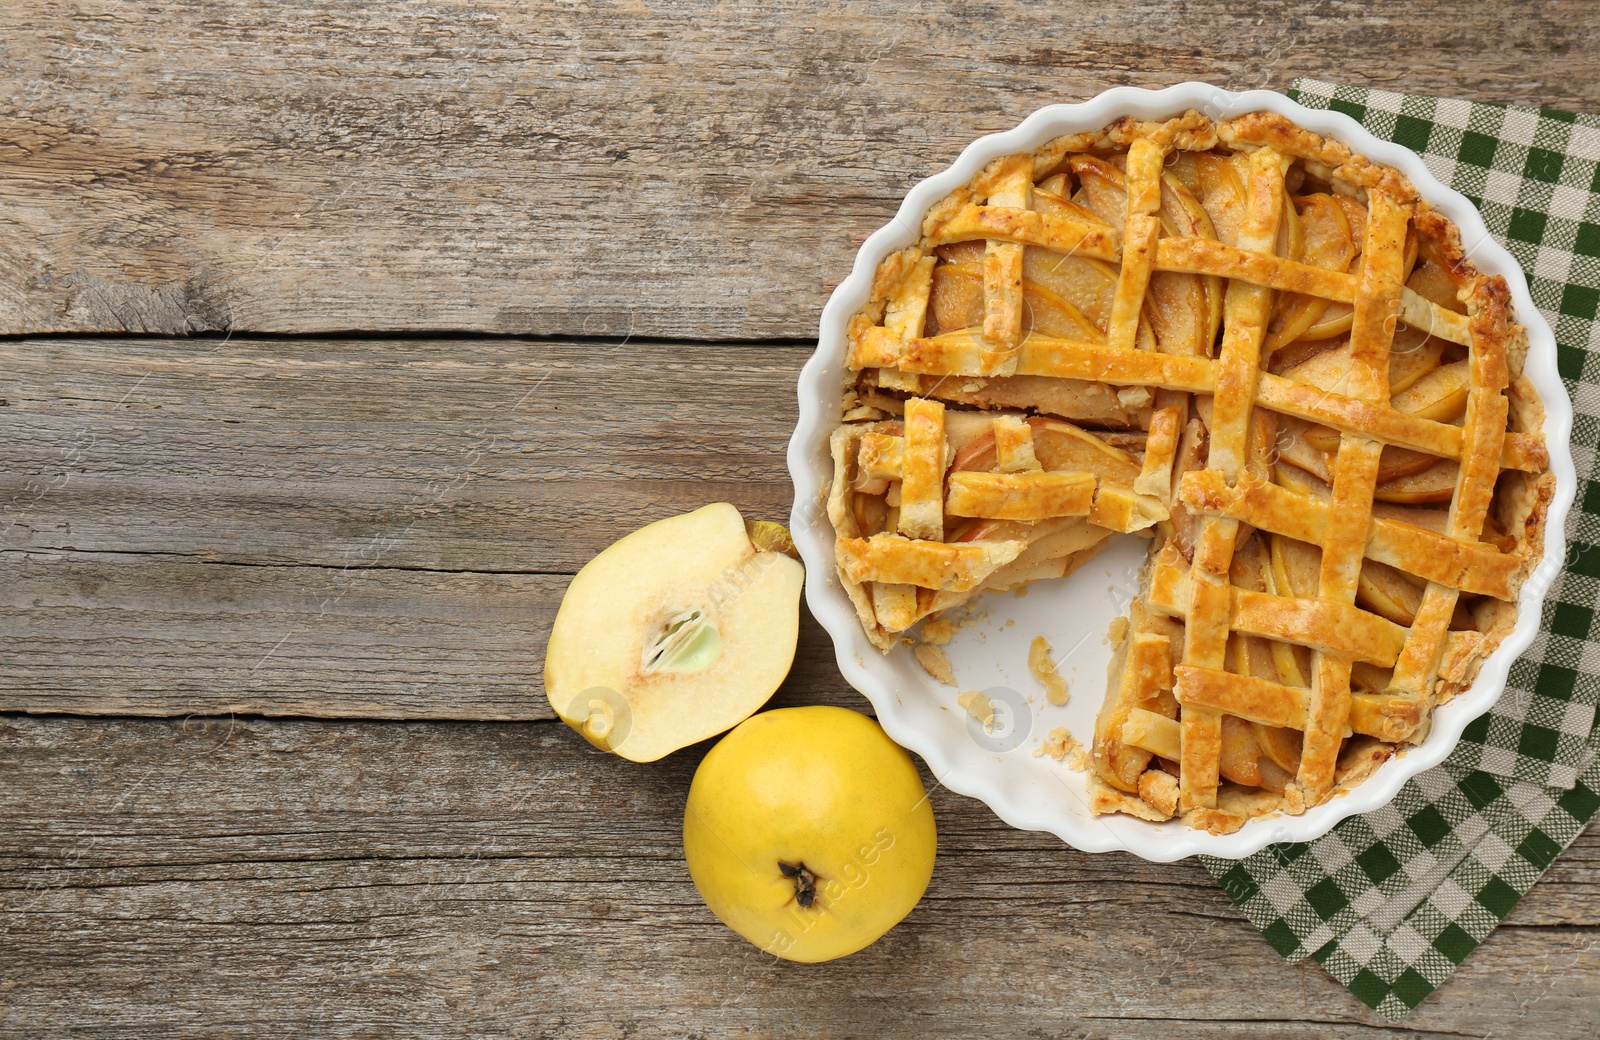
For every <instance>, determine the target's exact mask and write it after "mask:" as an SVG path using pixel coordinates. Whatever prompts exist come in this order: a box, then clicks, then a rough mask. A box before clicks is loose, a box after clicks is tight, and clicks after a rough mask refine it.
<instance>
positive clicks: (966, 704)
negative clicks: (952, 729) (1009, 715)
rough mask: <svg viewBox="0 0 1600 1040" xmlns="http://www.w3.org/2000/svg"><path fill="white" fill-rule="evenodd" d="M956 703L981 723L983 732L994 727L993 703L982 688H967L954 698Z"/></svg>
mask: <svg viewBox="0 0 1600 1040" xmlns="http://www.w3.org/2000/svg"><path fill="white" fill-rule="evenodd" d="M956 703H957V704H959V705H961V706H962V707H963V708H965V709H967V714H968V715H971V716H972V717H973V718H975V719H977V720H978V721H979V722H981V723H983V730H984V732H985V733H987V732H989V731H990V730H992V729H994V704H993V703H992V702H991V701H990V700H989V695H988V694H986V693H984V692H983V691H982V690H968V691H967V692H966V693H963V694H961V695H960V696H958V697H957V698H956Z"/></svg>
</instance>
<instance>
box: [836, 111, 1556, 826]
mask: <svg viewBox="0 0 1600 1040" xmlns="http://www.w3.org/2000/svg"><path fill="white" fill-rule="evenodd" d="M1525 352H1526V341H1525V339H1524V337H1523V335H1522V330H1521V328H1520V327H1519V326H1517V325H1516V324H1515V323H1514V322H1513V320H1512V315H1511V311H1510V295H1509V292H1508V289H1507V286H1506V283H1505V280H1504V279H1503V278H1501V277H1499V276H1492V277H1491V276H1485V275H1482V274H1480V273H1479V272H1478V271H1477V270H1476V269H1475V268H1474V267H1473V266H1472V264H1471V262H1470V261H1469V260H1468V259H1467V257H1466V256H1465V255H1464V253H1463V250H1462V246H1461V241H1460V236H1459V234H1458V232H1457V230H1456V228H1455V226H1454V225H1453V224H1451V223H1450V221H1448V220H1447V219H1445V218H1444V217H1443V216H1442V215H1441V214H1439V213H1438V212H1436V211H1435V210H1433V209H1432V208H1431V207H1430V206H1429V205H1428V204H1427V202H1426V201H1424V200H1422V199H1420V198H1419V197H1418V196H1417V193H1416V191H1415V189H1414V188H1413V187H1412V186H1411V184H1410V183H1409V182H1408V181H1407V180H1406V178H1405V177H1404V176H1402V175H1401V174H1400V173H1399V172H1397V171H1395V170H1393V169H1390V168H1388V167H1385V166H1380V165H1377V164H1375V163H1372V162H1369V161H1368V160H1366V159H1365V158H1363V157H1361V156H1358V155H1354V154H1352V153H1351V152H1350V150H1349V149H1348V148H1347V147H1345V146H1344V145H1342V144H1340V143H1338V142H1337V141H1332V140H1328V139H1325V138H1323V137H1320V136H1318V135H1316V134H1313V133H1310V132H1308V131H1306V130H1304V129H1302V128H1300V127H1299V126H1297V125H1296V124H1294V123H1293V122H1291V121H1289V120H1287V119H1285V118H1283V117H1281V116H1277V115H1274V114H1271V113H1265V112H1257V113H1252V114H1249V115H1245V116H1241V117H1238V118H1236V119H1232V120H1228V121H1225V122H1213V121H1211V120H1210V119H1208V118H1206V117H1204V116H1202V115H1200V114H1199V113H1196V112H1193V111H1191V112H1189V113H1187V114H1185V115H1183V116H1181V117H1178V118H1176V119H1172V120H1169V121H1165V122H1140V121H1136V120H1134V119H1131V118H1126V119H1122V120H1119V121H1118V122H1115V123H1113V124H1111V125H1110V126H1107V127H1105V128H1104V129H1103V130H1100V131H1096V132H1090V133H1083V134H1076V135H1071V136H1067V137H1061V138H1057V139H1056V140H1053V141H1051V142H1049V143H1048V144H1046V145H1044V146H1042V147H1040V148H1038V149H1037V150H1035V151H1033V152H1031V153H1022V154H1019V155H1011V156H1007V157H1005V158H1001V159H997V160H995V161H994V162H992V163H990V164H989V165H988V166H987V167H985V169H984V170H983V171H982V172H981V173H979V174H978V175H977V176H976V177H974V178H973V179H972V181H971V182H970V183H968V184H967V185H966V186H965V187H962V188H959V189H957V190H956V191H954V192H952V193H951V194H950V195H949V196H947V197H946V198H944V199H943V200H941V201H940V202H939V203H937V204H936V205H935V206H933V207H932V208H931V209H930V210H929V212H928V214H927V216H926V218H925V219H924V221H923V225H922V238H921V240H920V241H919V242H918V243H917V244H916V245H915V246H912V247H910V248H908V249H905V250H902V251H900V252H898V253H895V254H893V255H891V256H889V257H888V258H886V259H885V260H884V261H883V263H882V264H880V265H879V267H878V270H877V273H876V277H875V279H874V282H873V287H872V297H871V300H870V302H869V303H868V304H867V306H865V307H864V308H863V309H862V310H861V311H860V312H859V313H858V314H856V315H855V316H854V317H853V318H852V319H851V322H850V326H849V355H848V368H849V377H850V378H849V383H848V385H847V387H846V389H845V394H844V412H843V422H842V423H841V425H840V426H839V427H838V428H837V429H835V430H834V431H833V433H832V436H831V441H830V449H831V452H832V457H833V463H834V475H833V480H832V483H831V486H830V490H829V497H828V513H829V517H830V519H831V520H832V522H833V525H834V528H835V532H836V534H837V542H836V548H837V562H838V569H839V575H840V579H841V581H842V583H843V585H844V587H845V589H846V590H847V592H848V593H849V595H850V598H851V600H852V601H853V602H854V604H855V607H856V610H857V612H858V613H859V615H860V619H861V623H862V625H863V626H864V628H865V630H866V633H867V635H868V637H869V638H870V639H871V640H872V642H873V643H874V645H876V646H877V647H879V648H880V649H882V650H884V651H887V650H889V649H890V648H892V647H893V646H894V645H895V644H896V643H897V642H899V641H900V640H902V639H905V640H908V641H911V642H913V643H914V644H915V643H917V642H918V637H919V634H920V633H921V631H922V629H920V628H919V626H920V625H921V624H922V623H924V622H929V621H936V620H937V619H938V618H939V616H940V615H941V614H942V613H943V612H945V611H948V610H950V609H951V608H952V607H956V606H958V605H960V604H962V603H964V602H966V601H967V600H968V599H970V598H971V597H973V596H974V595H975V594H977V593H979V592H983V591H988V590H998V589H1009V588H1014V587H1017V586H1020V585H1024V584H1026V583H1028V582H1032V581H1037V580H1040V579H1044V578H1055V577H1061V576H1064V575H1066V574H1068V573H1070V572H1071V571H1072V570H1073V568H1075V567H1077V566H1078V565H1080V564H1081V563H1083V562H1084V561H1085V560H1086V559H1088V558H1089V557H1091V556H1092V555H1093V554H1094V553H1095V552H1097V551H1098V550H1099V549H1100V547H1101V546H1102V545H1104V544H1105V542H1106V540H1107V539H1108V538H1110V537H1111V536H1112V535H1113V534H1114V533H1118V532H1121V533H1126V534H1135V535H1140V536H1143V537H1146V538H1148V539H1149V540H1150V552H1149V559H1148V564H1147V566H1146V568H1145V570H1144V572H1143V574H1142V576H1141V579H1140V587H1139V595H1138V597H1137V599H1136V600H1135V601H1134V603H1133V605H1132V608H1131V610H1130V613H1129V616H1128V617H1127V619H1126V620H1125V622H1124V621H1119V622H1118V623H1117V624H1116V625H1114V626H1113V628H1114V629H1115V630H1116V631H1115V632H1114V633H1113V635H1115V636H1118V637H1119V642H1118V646H1117V650H1116V655H1115V658H1114V660H1113V662H1112V665H1111V670H1110V675H1109V677H1108V688H1107V691H1106V697H1105V702H1104V706H1103V707H1102V709H1101V711H1100V714H1099V717H1098V719H1097V722H1096V725H1095V732H1094V739H1093V745H1092V751H1091V754H1090V755H1089V763H1090V768H1091V769H1092V771H1093V775H1092V777H1091V780H1090V791H1091V802H1092V806H1093V809H1094V811H1095V812H1097V813H1112V812H1124V813H1131V814H1133V815H1135V816H1138V817H1141V818H1144V819H1148V820H1168V819H1172V818H1174V817H1179V818H1182V819H1183V820H1184V821H1186V822H1187V823H1188V824H1190V825H1192V826H1195V827H1199V828H1203V829H1206V830H1210V831H1213V832H1227V831H1232V830H1235V829H1237V828H1238V827H1239V826H1241V825H1242V824H1243V823H1244V822H1245V821H1246V820H1247V819H1249V818H1251V817H1252V816H1256V815H1260V814H1262V813H1266V812H1272V811H1283V812H1288V813H1299V812H1303V811H1304V810H1305V809H1306V808H1307V807H1309V806H1313V805H1316V804H1318V803H1320V802H1322V801H1325V800H1326V799H1327V798H1329V797H1330V796H1331V795H1332V794H1333V793H1334V792H1335V791H1337V790H1338V789H1339V788H1340V787H1341V786H1348V785H1351V784H1355V783H1359V782H1360V781H1361V780H1362V779H1364V778H1365V777H1366V776H1367V775H1368V774H1369V773H1370V772H1371V771H1372V770H1373V769H1374V768H1376V766H1377V765H1378V764H1380V763H1381V762H1382V761H1384V760H1385V759H1386V758H1387V757H1389V756H1390V755H1391V754H1393V752H1394V751H1395V750H1396V749H1397V748H1399V747H1402V746H1404V745H1406V744H1408V743H1411V744H1414V743H1418V742H1420V741H1421V740H1422V739H1423V738H1424V737H1425V736H1426V734H1427V731H1428V722H1429V715H1430V712H1431V710H1432V708H1433V707H1434V706H1436V705H1437V704H1439V703H1441V702H1443V701H1445V700H1447V699H1449V698H1450V697H1451V696H1452V695H1454V694H1455V693H1457V692H1459V691H1461V690H1463V689H1465V688H1466V687H1467V686H1468V685H1469V684H1470V683H1471V682H1472V679H1473V677H1474V675H1475V674H1476V672H1477V668H1478V666H1479V664H1480V663H1481V662H1482V660H1483V658H1484V656H1485V655H1487V654H1488V653H1489V652H1490V650H1492V649H1493V648H1494V646H1495V645H1496V644H1497V643H1498V642H1499V641H1500V640H1501V638H1503V637H1504V635H1505V634H1506V633H1507V632H1509V631H1510V630H1511V628H1512V626H1513V623H1514V621H1515V618H1516V596H1517V590H1518V587H1519V585H1520V583H1521V581H1522V580H1523V578H1524V577H1525V576H1526V575H1527V574H1528V572H1529V571H1530V570H1531V569H1532V567H1533V566H1534V564H1536V563H1537V562H1538V560H1539V557H1540V554H1541V552H1542V548H1543V524H1544V518H1545V512H1546V507H1547V505H1548V503H1549V500H1550V497H1551V494H1552V492H1553V490H1554V478H1553V476H1552V475H1551V473H1550V472H1549V469H1548V458H1547V456H1546V453H1545V448H1544V441H1543V437H1542V435H1541V429H1542V425H1543V419H1544V412H1543V409H1542V407H1541V405H1540V402H1539V399H1538V396H1537V394H1536V393H1535V391H1534V389H1533V387H1532V385H1531V384H1530V383H1529V382H1528V381H1527V380H1526V379H1525V378H1524V377H1523V374H1522V367H1523V357H1524V354H1525ZM943 627H945V628H948V626H947V625H944V626H943ZM920 656H921V655H919V657H920Z"/></svg>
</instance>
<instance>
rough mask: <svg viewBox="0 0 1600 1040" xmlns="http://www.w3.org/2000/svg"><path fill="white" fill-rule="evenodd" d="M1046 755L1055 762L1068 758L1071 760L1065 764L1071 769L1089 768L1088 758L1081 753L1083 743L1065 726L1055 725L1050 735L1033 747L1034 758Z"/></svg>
mask: <svg viewBox="0 0 1600 1040" xmlns="http://www.w3.org/2000/svg"><path fill="white" fill-rule="evenodd" d="M1046 755H1048V756H1049V757H1050V758H1053V759H1055V760H1056V761H1057V762H1061V761H1066V760H1067V759H1068V758H1070V759H1071V760H1070V761H1067V765H1069V766H1071V767H1072V768H1073V769H1078V770H1083V769H1087V768H1089V763H1088V760H1087V759H1086V758H1085V757H1084V754H1083V744H1082V743H1081V742H1080V741H1079V740H1078V738H1077V737H1075V736H1073V735H1072V731H1071V730H1069V729H1068V728H1067V727H1065V726H1057V727H1056V728H1055V729H1052V730H1051V731H1050V735H1049V736H1048V737H1045V738H1044V739H1043V740H1042V741H1040V742H1039V746H1038V747H1036V748H1034V749H1033V757H1034V758H1040V757H1043V756H1046Z"/></svg>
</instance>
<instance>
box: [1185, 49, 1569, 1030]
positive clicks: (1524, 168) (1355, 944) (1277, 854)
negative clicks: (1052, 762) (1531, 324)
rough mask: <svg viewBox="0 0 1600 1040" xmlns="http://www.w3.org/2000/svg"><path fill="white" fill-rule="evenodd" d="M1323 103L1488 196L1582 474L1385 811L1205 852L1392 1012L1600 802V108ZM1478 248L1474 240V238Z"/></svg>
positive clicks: (1326, 90) (1354, 100) (1332, 98)
mask: <svg viewBox="0 0 1600 1040" xmlns="http://www.w3.org/2000/svg"><path fill="white" fill-rule="evenodd" d="M1289 94H1290V96H1291V97H1293V98H1295V99H1296V100H1297V101H1299V102H1300V103H1301V104H1302V105H1306V106H1307V107H1310V108H1331V109H1336V110H1338V111H1340V112H1344V113H1346V114H1347V115H1350V116H1352V117H1354V118H1355V119H1356V120H1357V121H1358V122H1360V123H1361V124H1362V125H1363V126H1365V127H1366V128H1367V129H1368V130H1369V131H1371V132H1372V133H1373V134H1374V135H1375V136H1377V137H1381V138H1385V139H1387V140H1390V141H1395V142H1398V143H1400V144H1403V145H1405V146H1407V147H1408V148H1411V149H1412V150H1413V151H1416V152H1418V153H1420V154H1421V155H1422V157H1423V159H1424V160H1425V161H1426V163H1427V165H1428V168H1429V169H1430V170H1431V171H1432V172H1433V174H1434V175H1435V176H1436V177H1438V178H1439V180H1441V181H1443V182H1444V183H1445V184H1448V185H1450V186H1451V187H1453V188H1455V189H1456V190H1457V191H1459V192H1461V193H1462V194H1463V195H1466V196H1467V197H1469V198H1470V199H1472V201H1473V203H1474V204H1475V205H1476V206H1477V207H1478V210H1479V211H1480V212H1481V213H1482V214H1483V218H1484V222H1485V223H1486V224H1488V226H1489V231H1490V233H1491V234H1493V235H1494V237H1495V238H1497V239H1498V240H1499V241H1500V242H1501V243H1502V244H1504V245H1505V246H1506V247H1507V248H1508V249H1509V250H1510V251H1511V253H1512V255H1513V256H1515V257H1516V258H1517V262H1518V263H1520V264H1521V265H1522V269H1523V271H1525V272H1526V273H1527V275H1528V281H1529V286H1530V288H1531V289H1532V290H1533V299H1534V302H1535V303H1536V304H1537V305H1538V307H1539V310H1540V311H1541V312H1542V313H1543V314H1544V317H1545V319H1546V320H1547V321H1549V322H1550V325H1551V327H1552V328H1554V329H1555V333H1556V342H1557V344H1558V345H1559V363H1560V368H1561V375H1562V377H1563V378H1564V379H1565V381H1566V385H1567V389H1568V391H1569V392H1570V393H1571V395H1572V400H1573V404H1574V406H1575V409H1576V412H1577V415H1576V419H1575V421H1574V429H1573V438H1572V439H1573V448H1572V453H1573V456H1574V462H1575V463H1576V464H1577V469H1578V480H1579V487H1580V488H1581V489H1582V493H1581V494H1580V495H1579V496H1578V501H1577V502H1576V503H1575V504H1574V506H1573V510H1572V515H1571V516H1570V517H1569V519H1568V522H1567V538H1568V553H1567V560H1566V568H1565V570H1564V571H1563V572H1562V574H1561V575H1560V576H1559V577H1558V578H1557V579H1556V581H1555V584H1554V585H1553V587H1552V588H1551V590H1550V593H1549V596H1548V597H1547V598H1546V600H1545V604H1544V611H1543V620H1542V623H1541V625H1540V631H1539V635H1538V637H1537V639H1536V640H1535V641H1534V643H1533V645H1532V646H1531V647H1530V648H1529V649H1528V652H1527V653H1525V654H1523V655H1522V657H1521V659H1520V660H1518V661H1517V662H1516V664H1515V665H1514V666H1513V667H1512V669H1511V675H1510V679H1509V680H1508V682H1507V684H1506V689H1505V693H1504V695H1502V696H1501V698H1500V700H1499V703H1498V704H1497V705H1496V706H1495V708H1494V709H1493V710H1492V711H1490V712H1489V714H1487V715H1485V716H1484V717H1482V718H1481V719H1479V720H1477V721H1476V722H1474V723H1473V724H1472V725H1470V726H1468V727H1467V730H1466V733H1465V734H1464V735H1463V736H1462V738H1461V743H1460V745H1459V746H1458V748H1457V749H1456V751H1455V752H1454V753H1453V754H1452V755H1451V756H1450V758H1449V759H1447V760H1446V761H1445V762H1444V764H1442V765H1440V766H1438V767H1436V768H1434V769H1431V770H1429V771H1427V772H1425V773H1423V774H1421V775H1420V776H1418V777H1417V778H1416V779H1414V780H1412V781H1411V782H1410V783H1408V784H1407V785H1406V786H1405V787H1404V788H1403V789H1402V790H1401V791H1400V794H1399V796H1398V797H1396V798H1395V800H1394V802H1393V803H1391V804H1390V805H1388V806H1387V807H1385V808H1383V809H1381V810H1379V811H1378V812H1374V813H1369V814H1367V815H1365V816H1355V817H1351V818H1350V819H1347V820H1345V821H1343V822H1342V823H1340V824H1339V825H1338V826H1336V827H1335V828H1334V829H1333V830H1332V831H1331V832H1330V833H1328V834H1327V835H1326V836H1324V837H1322V838H1319V839H1317V840H1316V841H1312V842H1307V843H1304V844H1292V845H1290V844H1286V845H1274V846H1269V847H1268V848H1266V849H1263V850H1262V851H1261V852H1259V853H1257V854H1256V855H1254V856H1251V857H1249V858H1248V859H1245V860H1242V861H1240V862H1237V863H1235V862H1232V861H1228V860H1217V859H1211V858H1209V857H1208V858H1206V859H1205V865H1206V868H1207V869H1208V870H1210V871H1211V873H1212V874H1214V875H1215V876H1216V878H1217V880H1218V881H1219V882H1221V884H1222V887H1223V890H1224V891H1225V892H1227V894H1228V896H1229V898H1231V899H1232V900H1233V901H1234V903H1236V904H1237V905H1238V906H1239V907H1240V909H1242V910H1243V911H1244V912H1245V915H1246V916H1247V917H1249V918H1250V920H1251V921H1253V922H1254V923H1255V924H1256V926H1257V927H1259V928H1260V929H1261V931H1262V934H1263V935H1265V936H1266V938H1267V941H1268V942H1270V943H1271V944H1272V946H1273V948H1274V949H1276V950H1277V951H1278V952H1279V953H1280V954H1282V955H1283V956H1284V957H1285V958H1286V959H1288V960H1291V961H1297V960H1301V959H1303V958H1305V957H1314V958H1316V960H1317V961H1318V963H1320V964H1321V965H1322V966H1323V967H1324V968H1326V969H1327V970H1328V971H1329V972H1330V973H1332V974H1333V976H1334V977H1335V978H1337V979H1338V980H1339V981H1340V982H1342V983H1344V984H1345V985H1347V986H1349V987H1350V991H1351V992H1352V993H1354V994H1355V995H1356V996H1357V997H1359V998H1360V999H1361V1000H1362V1001H1363V1002H1364V1003H1366V1004H1367V1005H1368V1006H1370V1007H1372V1008H1375V1009H1376V1010H1377V1011H1378V1013H1379V1014H1380V1015H1382V1016H1383V1017H1385V1018H1387V1019H1390V1020H1396V1019H1399V1018H1401V1017H1403V1016H1404V1015H1405V1014H1407V1013H1408V1012H1409V1011H1411V1009H1412V1008H1415V1007H1416V1006H1417V1004H1419V1003H1420V1002H1421V1001H1422V999H1423V998H1424V997H1426V996H1427V995H1428V994H1429V993H1431V992H1433V991H1434V989H1435V988H1437V987H1438V986H1439V985H1440V984H1441V983H1443V982H1444V980H1445V979H1446V978H1447V977H1449V975H1450V973H1451V972H1452V971H1454V970H1455V968H1456V966H1457V965H1459V964H1460V963H1461V962H1462V960H1463V959H1464V958H1465V957H1466V956H1467V954H1469V953H1471V952H1472V950H1473V949H1474V948H1475V947H1476V946H1477V945H1478V944H1479V943H1480V942H1482V941H1483V940H1484V938H1485V937H1487V936H1488V934H1489V933H1490V932H1491V931H1493V930H1494V928H1495V926H1496V925H1498V924H1499V923H1500V921H1501V920H1502V919H1503V918H1504V917H1505V915H1506V914H1507V913H1508V912H1509V911H1510V910H1511V908H1512V906H1514V905H1515V904H1516V902H1517V900H1518V899H1520V898H1522V896H1523V895H1524V894H1525V893H1526V892H1527V891H1528V889H1529V888H1531V887H1532V886H1533V883H1534V882H1535V881H1537V880H1538V879H1539V877H1540V875H1542V874H1543V873H1544V872H1545V870H1546V869H1548V868H1549V866H1550V864H1551V862H1552V861H1553V860H1554V859H1555V858H1556V856H1557V855H1559V854H1560V852H1561V850H1562V849H1564V848H1566V847H1567V846H1568V845H1569V844H1571V843H1572V841H1573V839H1574V838H1576V837H1577V836H1578V834H1579V833H1580V832H1581V831H1582V830H1583V828H1584V826H1585V825H1586V824H1587V823H1588V822H1589V821H1590V820H1591V819H1593V818H1594V817H1595V815H1596V813H1597V812H1600V754H1597V752H1600V727H1597V726H1596V717H1595V716H1596V712H1595V706H1596V702H1597V701H1600V631H1597V629H1596V626H1595V623H1594V615H1595V607H1596V603H1597V600H1600V482H1595V483H1591V482H1590V481H1591V478H1594V479H1596V480H1597V481H1600V477H1595V476H1594V462H1595V446H1596V445H1597V444H1600V322H1596V320H1595V309H1596V304H1597V303H1600V119H1597V118H1595V117H1593V116H1583V115H1572V114H1570V113H1566V112H1548V111H1539V110H1536V109H1528V108H1503V107H1500V106H1497V105H1477V104H1471V103H1469V102H1466V101H1452V100H1446V99H1440V98H1428V97H1417V96H1414V95H1407V94H1393V93H1389V92H1387V91H1379V90H1364V89H1355V88H1350V87H1335V86H1334V85H1332V84H1329V83H1319V82H1316V81H1313V80H1297V81H1296V82H1295V84H1294V86H1293V87H1292V88H1291V89H1290V91H1289ZM1465 245H1466V246H1467V249H1468V252H1469V253H1470V252H1471V248H1472V245H1473V244H1472V243H1471V242H1468V243H1465Z"/></svg>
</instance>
